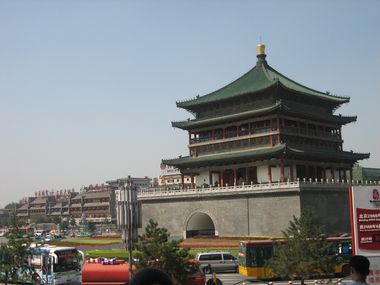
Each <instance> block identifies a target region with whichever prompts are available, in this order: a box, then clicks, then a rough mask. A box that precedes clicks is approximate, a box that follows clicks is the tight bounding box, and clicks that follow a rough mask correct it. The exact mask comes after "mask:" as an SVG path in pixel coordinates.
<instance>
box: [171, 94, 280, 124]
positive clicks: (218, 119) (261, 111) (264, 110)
mask: <svg viewBox="0 0 380 285" xmlns="http://www.w3.org/2000/svg"><path fill="white" fill-rule="evenodd" d="M281 106H282V103H281V101H278V102H276V103H274V104H273V105H272V106H268V107H264V108H260V109H254V110H248V111H244V112H240V113H234V114H229V115H220V116H219V117H212V118H203V119H194V120H187V121H179V122H172V126H173V127H175V128H180V129H188V128H194V127H201V126H202V127H204V126H208V125H213V124H215V123H219V124H220V123H225V122H231V121H232V122H234V121H235V120H236V119H244V118H249V117H252V116H256V115H260V114H268V113H270V112H272V111H274V110H276V109H278V108H280V107H281Z"/></svg>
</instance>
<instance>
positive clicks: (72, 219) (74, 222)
mask: <svg viewBox="0 0 380 285" xmlns="http://www.w3.org/2000/svg"><path fill="white" fill-rule="evenodd" d="M76 225H77V222H76V221H75V219H74V218H73V217H71V218H70V226H71V227H72V228H73V227H75V226H76Z"/></svg>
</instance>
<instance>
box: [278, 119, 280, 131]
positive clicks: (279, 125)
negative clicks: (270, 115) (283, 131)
mask: <svg viewBox="0 0 380 285" xmlns="http://www.w3.org/2000/svg"><path fill="white" fill-rule="evenodd" d="M277 130H280V118H279V117H277Z"/></svg>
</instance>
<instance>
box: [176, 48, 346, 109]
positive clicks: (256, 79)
mask: <svg viewBox="0 0 380 285" xmlns="http://www.w3.org/2000/svg"><path fill="white" fill-rule="evenodd" d="M265 57H266V55H265V54H260V55H258V61H257V64H256V66H255V67H253V68H252V69H251V70H250V71H248V72H247V73H246V74H244V75H243V76H241V77H240V78H238V79H236V80H235V81H233V82H232V83H230V84H228V85H226V86H224V87H222V88H220V89H219V90H216V91H214V92H212V93H209V94H207V95H204V96H197V97H196V98H194V99H191V100H186V101H182V102H177V107H179V108H184V109H186V110H192V109H193V108H195V107H197V106H200V105H204V104H210V103H214V102H217V101H221V100H228V99H232V98H237V97H240V96H243V95H247V94H256V93H260V92H263V91H265V90H267V89H270V88H272V87H278V86H280V87H283V88H284V89H288V90H291V91H293V92H296V93H298V94H300V95H303V96H307V97H310V98H317V99H318V100H321V101H325V102H328V103H331V104H333V105H337V106H338V105H340V104H342V103H347V102H349V101H350V98H349V97H343V96H335V95H331V94H330V93H329V92H320V91H317V90H314V89H311V88H309V87H306V86H304V85H302V84H300V83H298V82H295V81H293V80H291V79H289V78H288V77H286V76H284V75H282V74H281V73H280V72H278V71H277V70H275V69H274V68H272V67H271V66H269V65H268V63H267V61H266V60H265Z"/></svg>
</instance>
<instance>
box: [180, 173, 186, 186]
mask: <svg viewBox="0 0 380 285" xmlns="http://www.w3.org/2000/svg"><path fill="white" fill-rule="evenodd" d="M184 188H185V176H184V175H183V174H181V186H180V189H184Z"/></svg>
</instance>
